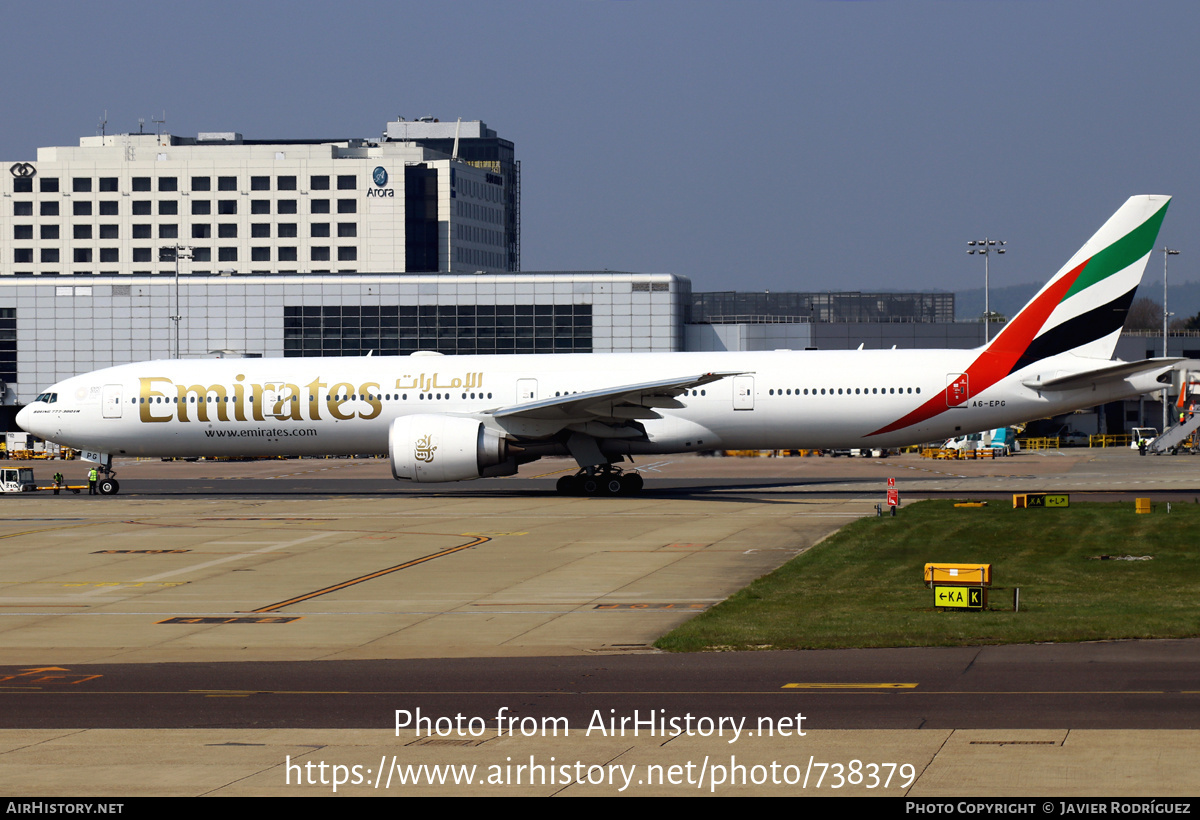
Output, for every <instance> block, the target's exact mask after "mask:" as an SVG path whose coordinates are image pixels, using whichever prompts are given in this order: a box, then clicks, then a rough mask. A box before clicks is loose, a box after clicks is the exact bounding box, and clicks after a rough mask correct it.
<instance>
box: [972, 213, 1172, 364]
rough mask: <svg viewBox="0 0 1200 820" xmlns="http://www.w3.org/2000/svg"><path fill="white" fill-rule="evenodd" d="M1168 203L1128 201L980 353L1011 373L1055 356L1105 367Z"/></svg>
mask: <svg viewBox="0 0 1200 820" xmlns="http://www.w3.org/2000/svg"><path fill="white" fill-rule="evenodd" d="M1170 200H1171V198H1170V197H1168V196H1153V195H1145V196H1133V197H1130V198H1129V199H1128V200H1127V201H1126V202H1125V204H1124V205H1122V206H1121V207H1120V209H1119V210H1118V211H1117V212H1116V213H1115V214H1113V215H1112V217H1110V218H1109V220H1108V221H1107V222H1105V223H1104V225H1103V227H1101V228H1100V230H1098V231H1096V233H1095V235H1094V236H1093V237H1092V238H1091V239H1089V240H1088V241H1087V242H1086V243H1085V244H1084V246H1083V247H1082V248H1080V249H1079V251H1078V252H1076V254H1075V255H1074V256H1072V257H1071V259H1070V261H1069V262H1067V264H1066V265H1064V266H1063V267H1062V269H1061V270H1060V271H1059V272H1058V273H1057V274H1055V276H1054V278H1053V279H1051V280H1050V281H1049V282H1048V283H1047V284H1046V285H1045V287H1043V288H1042V289H1041V290H1040V291H1038V293H1037V295H1036V296H1034V297H1033V299H1032V300H1031V301H1030V302H1029V304H1027V305H1026V306H1025V307H1024V308H1022V309H1021V312H1020V313H1018V314H1017V315H1016V316H1015V317H1014V318H1013V319H1012V321H1010V322H1009V323H1008V324H1006V325H1005V326H1004V329H1003V330H1001V331H1000V333H998V334H997V335H996V338H995V339H993V340H992V342H991V343H990V344H988V345H987V347H986V350H985V354H984V355H985V356H987V357H988V358H990V359H992V366H993V367H997V368H998V369H1002V370H1005V371H1007V372H1008V373H1013V372H1015V371H1017V370H1020V369H1022V368H1023V367H1026V366H1028V365H1031V364H1034V363H1035V362H1038V361H1040V360H1042V359H1045V358H1049V357H1050V356H1054V355H1057V354H1059V353H1066V352H1073V353H1076V354H1077V355H1080V356H1085V357H1088V358H1094V359H1111V358H1112V355H1113V351H1114V350H1115V349H1116V345H1117V338H1118V337H1119V336H1120V334H1121V327H1122V326H1123V325H1124V324H1125V315H1126V314H1127V313H1128V312H1129V306H1130V305H1131V304H1132V303H1133V298H1134V295H1135V294H1136V293H1137V287H1138V284H1139V283H1140V282H1141V280H1142V273H1143V272H1144V271H1145V270H1146V263H1147V261H1149V258H1150V253H1151V251H1152V250H1153V249H1154V242H1155V240H1156V239H1157V238H1158V229H1159V227H1160V226H1161V225H1162V221H1163V217H1164V216H1166V213H1167V205H1168V204H1169V203H1170Z"/></svg>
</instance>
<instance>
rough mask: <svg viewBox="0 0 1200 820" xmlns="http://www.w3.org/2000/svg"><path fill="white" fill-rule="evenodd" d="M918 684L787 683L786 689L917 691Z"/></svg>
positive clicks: (784, 686)
mask: <svg viewBox="0 0 1200 820" xmlns="http://www.w3.org/2000/svg"><path fill="white" fill-rule="evenodd" d="M918 685H919V684H916V683H785V684H784V685H783V688H784V689H916V688H917V686H918Z"/></svg>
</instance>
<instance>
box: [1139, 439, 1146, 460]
mask: <svg viewBox="0 0 1200 820" xmlns="http://www.w3.org/2000/svg"><path fill="white" fill-rule="evenodd" d="M1138 455H1139V456H1144V455H1146V439H1144V438H1140V439H1138Z"/></svg>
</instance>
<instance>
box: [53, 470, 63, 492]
mask: <svg viewBox="0 0 1200 820" xmlns="http://www.w3.org/2000/svg"><path fill="white" fill-rule="evenodd" d="M62 483H63V475H62V473H55V474H54V494H55V495H58V491H59V490H61V489H62Z"/></svg>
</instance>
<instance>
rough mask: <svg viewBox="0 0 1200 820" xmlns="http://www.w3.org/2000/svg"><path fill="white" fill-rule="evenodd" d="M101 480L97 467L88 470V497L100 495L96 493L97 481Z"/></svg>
mask: <svg viewBox="0 0 1200 820" xmlns="http://www.w3.org/2000/svg"><path fill="white" fill-rule="evenodd" d="M99 478H100V473H99V472H98V471H97V470H96V468H95V467H93V468H92V469H90V470H88V495H98V493H97V492H96V481H97V479H99Z"/></svg>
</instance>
